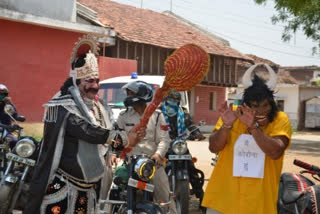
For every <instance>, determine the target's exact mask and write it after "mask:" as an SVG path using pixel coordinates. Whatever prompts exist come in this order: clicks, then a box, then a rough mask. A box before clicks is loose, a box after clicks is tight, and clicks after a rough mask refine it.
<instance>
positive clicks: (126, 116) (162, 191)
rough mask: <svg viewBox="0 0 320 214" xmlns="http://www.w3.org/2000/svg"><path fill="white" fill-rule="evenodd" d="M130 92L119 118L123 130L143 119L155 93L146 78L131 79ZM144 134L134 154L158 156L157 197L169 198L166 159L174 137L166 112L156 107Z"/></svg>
mask: <svg viewBox="0 0 320 214" xmlns="http://www.w3.org/2000/svg"><path fill="white" fill-rule="evenodd" d="M123 89H124V90H126V92H127V97H126V98H125V100H124V104H125V106H126V107H127V109H126V110H124V111H122V112H121V113H120V115H119V117H118V120H117V122H118V125H119V128H120V129H124V130H125V131H126V132H127V133H129V131H130V130H131V129H132V128H133V127H134V126H135V125H137V124H138V123H139V122H140V119H141V118H142V115H143V113H144V110H145V108H146V107H147V103H148V102H150V101H151V100H152V97H153V92H152V88H151V86H150V85H148V84H147V83H145V82H143V81H134V82H130V83H128V84H126V85H124V86H123ZM138 135H140V139H139V141H140V142H139V143H138V144H136V146H135V147H133V150H132V151H131V153H130V154H142V153H143V154H147V155H149V156H151V159H154V160H155V162H156V164H157V170H156V172H155V175H154V185H155V189H154V200H155V201H156V202H159V201H165V202H167V201H169V199H170V198H169V191H170V189H169V180H168V176H167V174H166V172H165V170H164V167H163V158H164V157H165V155H166V152H167V150H168V148H169V146H170V138H169V135H168V131H167V126H166V122H165V120H164V117H163V115H162V113H161V112H160V111H158V110H156V111H155V112H154V113H153V114H152V115H151V117H150V119H149V122H148V125H147V128H146V131H145V134H141V133H140V134H138ZM170 213H176V209H175V204H174V203H171V204H170Z"/></svg>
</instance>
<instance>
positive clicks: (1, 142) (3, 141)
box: [0, 124, 22, 179]
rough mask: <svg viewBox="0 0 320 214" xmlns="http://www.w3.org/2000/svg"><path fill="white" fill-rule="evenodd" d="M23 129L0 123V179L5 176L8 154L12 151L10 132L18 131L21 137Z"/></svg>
mask: <svg viewBox="0 0 320 214" xmlns="http://www.w3.org/2000/svg"><path fill="white" fill-rule="evenodd" d="M21 130H22V129H20V127H19V126H17V125H13V126H7V125H3V124H0V179H1V178H2V177H3V174H4V171H5V169H6V167H7V159H6V154H7V153H8V152H9V151H10V147H9V143H10V142H11V140H12V139H11V138H10V137H8V135H9V133H10V132H15V131H18V136H19V137H20V136H21Z"/></svg>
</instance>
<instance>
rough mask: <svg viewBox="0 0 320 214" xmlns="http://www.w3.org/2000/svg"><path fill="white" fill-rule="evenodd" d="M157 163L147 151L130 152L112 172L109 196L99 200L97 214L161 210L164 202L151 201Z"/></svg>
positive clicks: (150, 213) (156, 212)
mask: <svg viewBox="0 0 320 214" xmlns="http://www.w3.org/2000/svg"><path fill="white" fill-rule="evenodd" d="M155 170H156V167H155V163H154V161H153V160H151V159H150V158H149V157H148V156H147V155H144V154H141V155H131V156H130V157H129V158H128V159H126V160H124V163H123V164H122V166H120V167H118V168H117V169H116V171H115V173H114V178H113V185H112V187H111V190H110V193H109V200H100V201H99V207H100V214H106V213H108V214H111V213H112V214H124V213H126V214H133V213H135V214H138V213H139V214H140V213H141V214H143V213H147V214H163V213H164V212H163V210H162V208H166V207H168V206H169V204H170V201H169V202H166V203H160V204H155V203H154V202H153V197H152V196H153V194H152V193H153V190H154V185H153V184H152V178H153V176H154V173H155Z"/></svg>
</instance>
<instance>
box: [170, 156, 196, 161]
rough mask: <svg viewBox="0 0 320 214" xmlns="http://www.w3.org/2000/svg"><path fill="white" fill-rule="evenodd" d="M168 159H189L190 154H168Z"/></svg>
mask: <svg viewBox="0 0 320 214" xmlns="http://www.w3.org/2000/svg"><path fill="white" fill-rule="evenodd" d="M169 160H191V155H169Z"/></svg>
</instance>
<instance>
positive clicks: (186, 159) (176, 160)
mask: <svg viewBox="0 0 320 214" xmlns="http://www.w3.org/2000/svg"><path fill="white" fill-rule="evenodd" d="M166 157H167V160H168V162H167V163H166V172H167V174H168V177H169V183H170V191H171V192H173V193H174V200H175V202H176V207H177V213H178V214H188V213H189V197H190V195H192V194H195V196H196V197H197V198H198V199H199V200H200V205H201V202H202V198H203V194H204V192H203V189H202V187H203V184H204V173H203V172H202V171H201V170H199V169H197V168H196V167H195V165H194V162H196V158H192V156H191V155H190V153H189V150H188V145H187V141H186V138H185V137H177V138H176V139H175V140H174V141H172V142H171V144H170V148H169V150H168V152H167V155H166ZM189 182H190V184H191V187H192V189H190V186H189ZM200 205H199V207H200Z"/></svg>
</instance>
